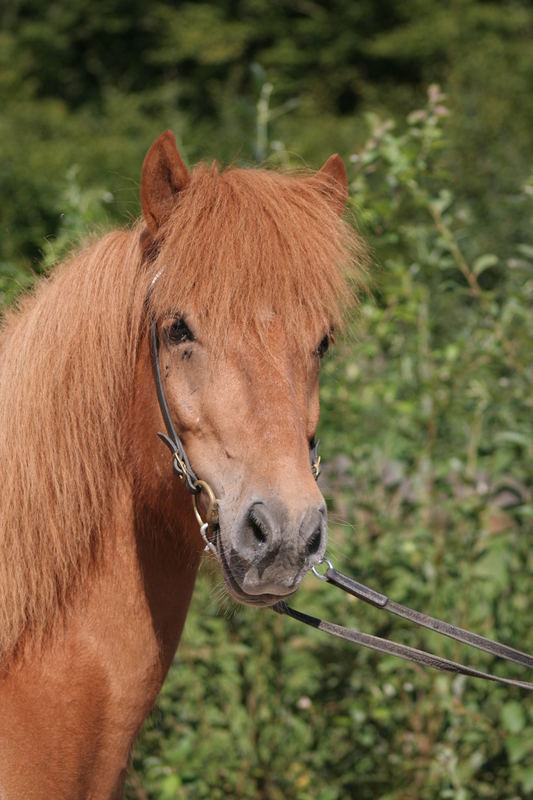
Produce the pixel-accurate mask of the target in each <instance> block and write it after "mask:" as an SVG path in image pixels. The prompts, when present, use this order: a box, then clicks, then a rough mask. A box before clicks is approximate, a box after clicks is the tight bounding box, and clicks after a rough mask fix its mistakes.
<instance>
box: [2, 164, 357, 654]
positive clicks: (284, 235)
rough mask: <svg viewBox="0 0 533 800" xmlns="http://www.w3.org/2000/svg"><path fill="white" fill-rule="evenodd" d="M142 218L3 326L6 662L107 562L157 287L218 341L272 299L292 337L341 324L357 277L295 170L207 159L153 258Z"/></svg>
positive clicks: (351, 256) (164, 305)
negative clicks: (198, 316)
mask: <svg viewBox="0 0 533 800" xmlns="http://www.w3.org/2000/svg"><path fill="white" fill-rule="evenodd" d="M143 228H144V225H143V223H142V222H140V223H138V224H136V225H135V226H134V228H133V229H132V230H129V231H114V232H111V233H108V234H107V235H105V236H103V237H102V238H100V239H98V240H97V241H95V242H93V243H92V244H90V245H89V246H87V247H85V248H84V249H82V250H81V251H80V252H77V253H75V254H74V255H73V256H72V257H71V258H70V259H68V261H66V262H64V263H63V264H61V265H59V266H58V267H57V268H56V269H55V270H54V272H53V274H52V276H51V277H50V278H45V279H42V280H41V281H40V282H39V283H38V285H37V287H36V289H35V291H34V292H33V293H31V294H29V295H27V296H26V297H25V298H23V300H22V301H21V302H20V303H19V304H18V307H17V308H16V309H14V310H12V311H11V312H9V313H8V315H7V316H6V319H5V321H4V324H3V326H2V328H3V329H2V333H1V336H0V431H1V435H0V463H1V464H2V487H1V490H0V491H1V501H0V665H1V664H2V663H4V662H5V661H6V659H8V658H9V657H10V656H12V654H13V653H14V652H16V650H17V646H18V645H19V644H20V642H21V641H22V640H23V639H24V640H25V639H26V638H27V637H29V638H30V639H31V640H33V641H37V640H38V639H39V638H40V637H42V636H43V634H45V633H46V632H47V631H50V630H51V628H52V625H53V622H54V621H55V619H56V618H57V615H58V610H59V609H61V608H64V607H65V606H66V605H67V604H68V600H69V597H70V596H71V594H72V592H73V591H74V589H76V588H77V587H80V586H81V585H82V584H83V582H84V580H85V581H87V580H88V577H87V576H88V575H89V574H90V569H91V568H92V567H94V566H95V565H97V564H98V554H99V553H100V552H101V549H102V543H103V541H104V534H105V532H106V525H107V526H109V524H110V519H111V516H112V513H113V509H114V503H116V492H117V489H116V487H117V486H124V482H125V481H126V485H127V481H129V480H131V476H129V475H128V473H127V469H126V464H125V457H124V450H125V447H124V415H125V413H126V412H127V409H128V406H129V403H130V401H131V398H132V396H133V393H134V374H135V364H136V359H137V353H138V348H139V343H140V341H141V339H142V337H143V335H144V332H145V327H146V326H145V324H144V323H145V318H146V302H145V301H146V297H147V295H148V293H149V292H150V293H151V303H152V305H153V308H154V310H155V312H156V313H168V312H169V310H171V309H182V308H192V309H195V310H196V311H198V312H199V313H203V314H206V315H208V317H209V325H210V329H211V328H212V337H213V341H214V342H217V343H218V344H219V346H222V343H223V342H224V341H225V336H226V333H227V331H228V330H229V329H231V327H232V326H234V325H240V326H241V328H243V327H245V326H248V325H250V324H254V325H256V320H257V319H262V318H263V317H264V314H263V311H264V310H265V309H267V310H268V312H269V313H273V314H275V315H277V316H279V317H280V318H281V319H282V320H283V323H284V325H285V327H286V330H287V334H288V335H289V336H291V337H293V338H296V339H297V338H298V330H300V329H301V326H302V325H304V324H307V325H309V324H310V320H311V321H314V323H313V324H316V325H317V326H318V327H317V330H318V329H319V328H323V329H324V330H325V329H328V328H329V327H330V326H331V325H334V324H337V325H338V324H339V322H340V320H341V318H342V314H343V311H344V310H345V309H346V308H347V306H348V305H349V302H350V298H351V297H353V294H352V292H351V291H350V289H349V286H348V284H349V283H350V282H353V281H354V280H355V281H356V282H357V281H358V278H359V276H360V274H361V270H360V265H361V262H362V254H363V251H362V247H361V245H360V244H359V240H358V237H357V236H356V235H355V234H354V232H353V229H352V228H351V227H350V226H348V225H347V224H346V223H345V222H343V221H342V220H341V218H340V217H339V216H338V214H337V213H336V211H335V210H334V209H333V208H332V204H331V203H330V201H329V200H328V198H327V196H326V195H325V194H324V193H323V192H321V191H320V190H319V189H318V188H317V187H316V186H314V185H313V184H312V182H311V181H310V180H309V178H302V177H300V176H289V175H284V174H280V173H273V172H268V171H266V170H242V169H227V170H226V171H223V172H220V171H219V170H218V168H217V167H216V165H211V166H205V165H200V166H198V167H197V168H195V169H194V170H193V171H192V173H191V180H190V184H189V185H188V187H187V188H186V190H185V191H184V192H183V193H182V194H181V195H180V197H179V201H178V203H177V207H176V209H175V211H174V213H173V214H172V216H171V218H170V219H169V220H168V222H167V223H166V225H165V227H164V229H163V230H162V231H161V236H160V237H159V240H158V241H157V243H156V244H157V253H156V255H155V256H154V257H153V258H152V260H151V261H149V262H148V263H146V259H144V260H143V252H142V247H141V244H140V240H141V231H142V230H143ZM158 273H159V278H158V280H157V281H156V282H155V284H153V286H152V282H153V278H154V276H155V275H156V274H158ZM347 278H348V282H347ZM151 287H152V288H151ZM259 327H260V326H259Z"/></svg>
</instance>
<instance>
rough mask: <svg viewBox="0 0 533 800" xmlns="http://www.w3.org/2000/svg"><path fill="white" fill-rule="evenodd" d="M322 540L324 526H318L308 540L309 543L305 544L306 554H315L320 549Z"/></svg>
mask: <svg viewBox="0 0 533 800" xmlns="http://www.w3.org/2000/svg"><path fill="white" fill-rule="evenodd" d="M321 541H322V528H320V527H318V528H316V530H315V531H314V533H312V534H311V536H310V537H309V539H308V540H307V544H306V546H305V553H306V555H308V556H313V555H314V554H315V553H316V552H317V551H318V548H319V547H320V542H321Z"/></svg>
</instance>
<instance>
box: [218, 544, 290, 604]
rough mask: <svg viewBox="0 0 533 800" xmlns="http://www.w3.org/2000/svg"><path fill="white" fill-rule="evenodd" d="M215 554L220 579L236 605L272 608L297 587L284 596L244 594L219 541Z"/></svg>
mask: <svg viewBox="0 0 533 800" xmlns="http://www.w3.org/2000/svg"><path fill="white" fill-rule="evenodd" d="M217 554H218V561H219V564H220V571H221V572H222V577H223V578H224V583H225V585H226V588H227V590H228V592H229V594H230V595H231V597H232V598H233V599H234V600H236V601H237V602H238V603H241V604H243V605H246V606H255V607H256V608H257V606H274V605H276V603H279V602H280V600H285V599H286V598H287V597H290V596H291V595H292V594H294V592H295V591H296V589H297V587H295V588H294V589H292V590H291V591H290V592H286V593H285V594H268V593H266V594H248V592H245V591H244V590H243V589H242V588H241V586H239V584H238V582H237V580H236V579H235V578H234V577H233V574H232V572H231V570H230V568H229V566H228V563H227V561H226V557H225V555H224V548H223V547H222V545H221V543H220V540H219V541H218V542H217Z"/></svg>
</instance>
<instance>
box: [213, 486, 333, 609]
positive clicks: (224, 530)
mask: <svg viewBox="0 0 533 800" xmlns="http://www.w3.org/2000/svg"><path fill="white" fill-rule="evenodd" d="M222 517H223V515H222ZM291 517H292V518H291ZM221 522H222V525H221V530H220V533H219V536H218V539H217V554H218V556H219V560H220V563H221V567H222V573H223V576H224V579H225V582H226V585H227V587H228V589H229V591H230V593H231V594H232V595H233V596H234V597H235V598H236V599H237V600H238V601H239V602H242V603H247V604H251V605H273V604H274V603H276V602H277V601H278V600H279V599H280V598H283V597H287V596H288V595H291V594H293V593H294V592H295V591H296V589H297V588H298V586H299V584H300V581H301V579H302V577H303V576H304V575H305V573H306V572H307V571H308V570H309V569H311V567H313V566H314V565H315V564H317V563H318V562H319V561H320V559H321V558H322V556H323V555H324V552H325V550H326V539H327V512H326V507H325V504H324V503H323V502H322V503H320V504H319V505H313V506H308V507H305V508H303V509H300V512H299V513H297V514H296V515H294V514H293V515H291V514H289V512H288V510H287V508H286V507H285V506H284V505H283V504H282V503H281V502H280V501H279V500H277V499H271V500H254V501H253V502H252V503H250V504H249V505H248V506H247V507H246V509H245V511H244V512H243V513H242V514H241V515H240V517H239V519H238V520H237V522H236V524H234V525H233V526H231V527H229V526H228V527H226V526H225V525H224V524H223V519H222V520H221Z"/></svg>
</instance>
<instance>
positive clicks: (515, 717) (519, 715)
mask: <svg viewBox="0 0 533 800" xmlns="http://www.w3.org/2000/svg"><path fill="white" fill-rule="evenodd" d="M500 719H501V722H502V725H503V727H504V728H505V730H506V731H509V733H520V731H521V730H522V729H523V727H524V725H525V723H526V717H525V714H524V709H523V708H522V706H521V705H520V703H517V702H514V701H513V702H510V703H506V704H505V705H504V706H503V708H502V710H501V714H500Z"/></svg>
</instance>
